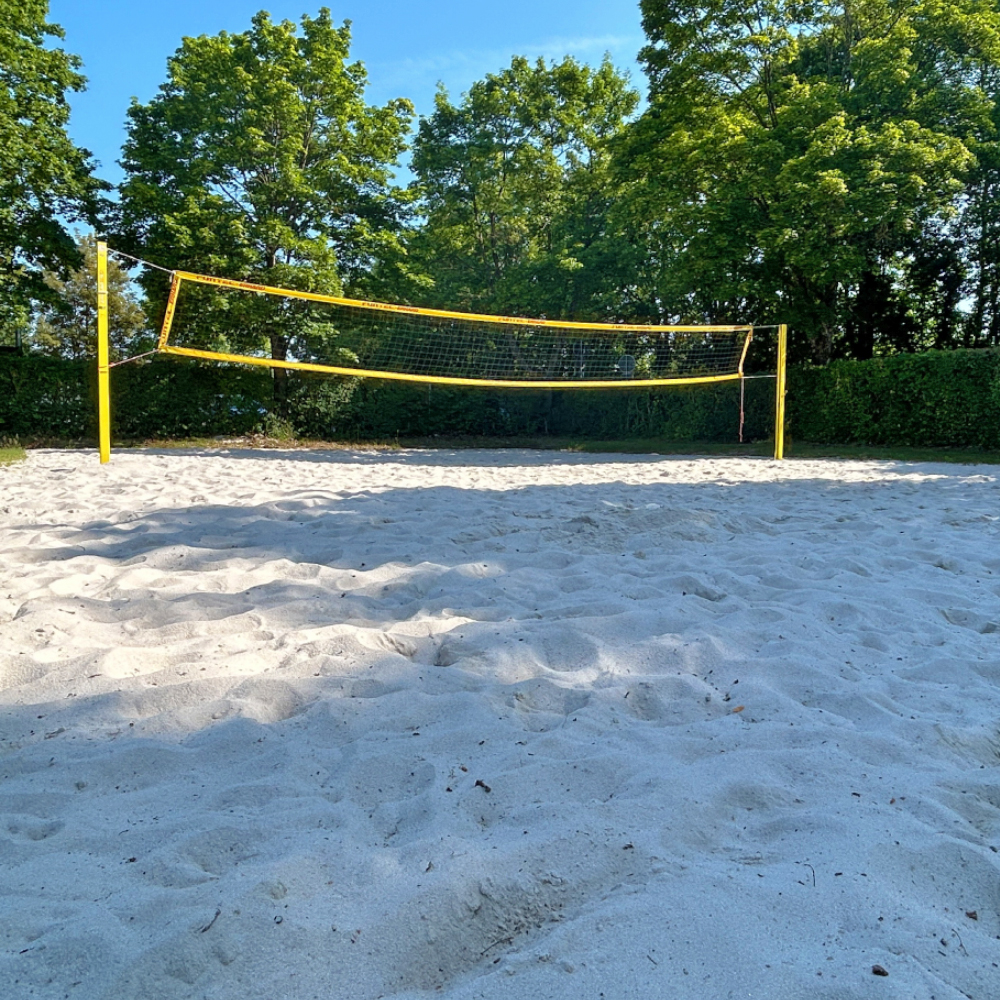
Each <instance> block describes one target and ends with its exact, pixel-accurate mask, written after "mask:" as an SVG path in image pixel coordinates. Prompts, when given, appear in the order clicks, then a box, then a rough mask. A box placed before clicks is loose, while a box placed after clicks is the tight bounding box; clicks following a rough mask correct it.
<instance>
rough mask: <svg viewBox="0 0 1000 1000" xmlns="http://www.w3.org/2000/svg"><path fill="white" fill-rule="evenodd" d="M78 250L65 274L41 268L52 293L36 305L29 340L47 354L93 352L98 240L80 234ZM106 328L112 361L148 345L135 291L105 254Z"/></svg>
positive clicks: (85, 355)
mask: <svg viewBox="0 0 1000 1000" xmlns="http://www.w3.org/2000/svg"><path fill="white" fill-rule="evenodd" d="M77 252H78V253H79V256H80V266H79V267H77V268H74V269H73V270H71V271H70V272H69V274H68V275H65V276H63V275H60V274H58V273H57V272H55V271H46V272H45V276H44V277H45V283H46V285H47V286H48V288H49V289H50V291H51V293H52V294H51V296H50V300H49V301H48V302H46V303H45V304H44V305H43V306H42V307H41V308H40V309H39V310H38V315H37V318H36V321H35V328H34V330H33V332H32V335H31V339H32V341H33V343H34V345H35V346H36V347H37V348H38V349H39V350H40V351H42V352H44V353H46V354H53V355H56V356H57V357H63V358H71V359H73V360H83V359H84V358H93V357H96V355H97V241H96V240H95V239H94V238H93V237H92V236H89V237H79V238H78V239H77ZM108 329H109V334H110V340H111V343H110V355H111V359H112V360H113V361H117V360H119V359H120V358H122V357H123V356H125V355H126V354H132V353H136V352H138V351H141V350H148V349H149V348H150V347H151V346H152V337H151V335H150V334H149V332H148V329H149V324H148V323H147V320H146V314H145V312H144V310H143V308H142V303H141V302H140V301H139V297H138V295H137V291H136V289H135V288H134V287H133V285H132V282H131V280H130V278H129V275H128V272H127V271H126V270H125V268H123V267H122V266H121V264H119V263H118V261H117V260H115V259H114V257H110V258H109V259H108Z"/></svg>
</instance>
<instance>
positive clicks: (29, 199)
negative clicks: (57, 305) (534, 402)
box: [0, 0, 106, 329]
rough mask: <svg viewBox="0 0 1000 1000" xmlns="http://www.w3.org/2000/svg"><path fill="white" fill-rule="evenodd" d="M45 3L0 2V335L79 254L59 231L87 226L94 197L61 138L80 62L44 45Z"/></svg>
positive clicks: (50, 33)
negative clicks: (48, 274) (49, 277)
mask: <svg viewBox="0 0 1000 1000" xmlns="http://www.w3.org/2000/svg"><path fill="white" fill-rule="evenodd" d="M48 6H49V5H48V2H47V0H0V327H7V328H9V329H13V328H14V327H15V326H21V325H23V321H24V318H25V316H26V315H27V311H28V304H29V303H30V302H31V301H33V300H35V299H38V298H42V299H44V298H45V297H46V295H47V288H46V285H45V282H44V280H43V273H44V272H45V271H46V270H49V271H59V272H62V273H65V271H66V269H67V268H68V267H71V266H76V265H78V264H79V254H78V252H77V248H76V244H75V243H74V241H73V238H72V237H71V236H70V234H69V233H68V232H67V230H66V227H65V223H67V222H74V221H84V222H87V223H89V224H93V223H94V221H95V218H96V215H97V212H98V208H99V204H98V202H99V192H100V191H101V190H103V189H104V188H105V187H106V185H103V184H102V183H101V182H100V181H98V180H96V179H95V178H94V176H93V169H94V165H93V162H92V160H91V158H90V154H89V153H88V152H87V151H86V150H85V149H80V148H79V147H77V146H75V145H74V144H73V142H72V141H71V140H70V138H69V136H68V135H67V134H66V124H67V122H68V120H69V104H68V102H67V99H66V95H67V92H76V91H80V90H83V88H84V83H85V80H84V77H83V76H81V75H80V73H79V67H80V60H79V59H78V58H77V57H76V56H73V55H69V54H67V53H66V52H64V51H63V50H62V49H60V48H49V47H48V46H47V44H46V43H47V41H48V40H49V39H52V38H62V37H63V32H62V29H61V28H59V27H58V25H54V24H48V23H46V16H47V15H48Z"/></svg>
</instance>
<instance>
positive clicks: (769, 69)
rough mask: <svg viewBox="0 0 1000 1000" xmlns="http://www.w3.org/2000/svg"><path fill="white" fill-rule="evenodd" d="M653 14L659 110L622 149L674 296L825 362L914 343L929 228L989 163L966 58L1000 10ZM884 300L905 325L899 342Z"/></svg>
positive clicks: (705, 7) (945, 4)
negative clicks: (805, 341) (796, 338)
mask: <svg viewBox="0 0 1000 1000" xmlns="http://www.w3.org/2000/svg"><path fill="white" fill-rule="evenodd" d="M641 6H642V11H643V23H644V27H645V30H646V33H647V35H648V37H649V44H648V45H647V46H646V48H645V49H644V50H643V52H642V54H641V58H642V60H643V62H644V64H645V67H646V69H647V72H648V74H649V79H650V108H649V110H648V111H647V113H646V114H645V115H644V116H643V119H642V121H641V122H640V123H639V125H638V127H637V128H636V129H635V132H634V134H633V136H632V141H631V142H630V144H629V149H628V153H627V157H628V162H629V166H630V167H631V171H632V175H633V176H637V177H644V178H645V179H646V183H645V184H644V185H643V190H642V192H641V195H640V198H641V199H642V200H643V202H644V205H645V207H646V211H647V212H648V213H649V214H650V216H651V217H654V218H657V219H659V220H661V224H660V225H659V226H658V227H657V239H658V244H657V246H656V247H655V249H654V251H653V253H654V255H655V256H656V257H657V258H658V259H659V260H660V261H661V265H662V268H663V279H662V281H661V283H660V287H661V298H662V300H663V301H664V303H665V305H666V308H668V309H669V310H670V311H672V312H674V313H677V314H683V315H688V316H691V317H692V318H693V317H694V316H699V317H700V316H704V317H706V318H713V319H722V318H724V317H725V318H733V319H735V318H737V316H739V317H741V318H753V319H756V320H757V321H758V322H768V321H777V320H779V319H780V320H785V321H789V322H791V323H793V324H795V325H796V326H797V327H798V328H799V329H800V330H806V331H808V332H809V334H810V335H811V342H810V345H809V349H810V353H811V355H812V357H813V358H814V359H816V360H824V359H826V358H828V357H830V356H831V355H832V354H835V353H852V354H855V355H857V356H861V357H864V356H870V355H871V354H872V353H873V351H875V350H878V349H883V348H886V347H888V348H892V347H894V346H899V345H902V346H910V347H912V346H919V345H918V344H917V343H916V341H915V339H914V338H915V337H916V333H915V332H914V331H915V329H916V324H914V323H913V322H912V317H911V318H909V319H908V318H907V314H908V312H909V311H910V310H909V306H908V304H907V298H906V290H905V288H904V287H903V286H904V285H905V279H906V276H907V273H908V271H909V270H910V269H911V268H910V266H911V264H912V262H913V259H914V257H915V250H917V249H919V248H921V247H922V246H923V241H922V234H923V233H925V232H926V233H932V232H941V231H947V230H948V228H949V226H951V225H952V224H953V222H954V220H955V218H956V216H957V213H958V208H959V204H960V198H961V195H962V193H963V191H964V189H965V185H966V183H967V180H968V177H969V176H970V172H971V171H972V170H973V168H974V166H975V155H974V152H973V150H972V148H971V147H972V142H971V137H972V136H973V135H974V134H975V131H976V129H977V128H978V127H979V125H978V124H977V123H979V122H980V121H981V119H982V114H983V111H984V109H987V110H988V106H989V102H988V100H985V99H984V95H983V94H982V93H981V92H980V91H979V90H978V89H977V88H976V87H975V86H973V85H971V83H970V81H969V79H968V77H967V75H963V73H961V72H958V71H957V69H958V67H960V66H962V65H963V64H964V63H965V62H966V61H967V59H968V56H969V54H970V53H972V52H979V53H980V54H983V50H984V39H985V38H986V35H987V34H988V30H989V31H992V30H993V28H992V26H993V24H995V23H996V21H997V16H998V15H997V14H996V11H995V7H993V6H992V5H990V4H988V3H985V2H983V0H934V2H933V3H931V2H929V0H926V2H925V0H919V2H912V3H902V2H897V0H863V2H862V0H848V2H819V0H816V2H808V0H807V2H786V0H752V2H750V3H747V2H737V0H711V2H708V3H692V2H689V0H643V2H642V5H641ZM962 18H965V21H964V22H963V20H962ZM977 24H978V28H976V27H975V25H977ZM987 29H988V30H987ZM944 284H945V285H948V284H949V283H948V282H945V283H944ZM953 285H954V281H952V282H951V283H950V286H949V287H951V286H953ZM912 287H913V288H915V287H916V285H913V286H912ZM955 301H956V300H955V299H954V294H952V300H951V308H952V309H953V308H954V306H955ZM873 310H874V311H875V312H877V313H878V314H879V315H880V316H882V317H884V318H886V320H887V322H888V321H890V320H891V325H892V329H893V331H894V332H893V334H892V336H891V337H889V338H888V339H887V341H886V342H885V343H879V342H878V330H876V328H875V326H874V324H873V323H871V322H867V321H866V319H865V317H866V316H870V315H871V314H872V311H873Z"/></svg>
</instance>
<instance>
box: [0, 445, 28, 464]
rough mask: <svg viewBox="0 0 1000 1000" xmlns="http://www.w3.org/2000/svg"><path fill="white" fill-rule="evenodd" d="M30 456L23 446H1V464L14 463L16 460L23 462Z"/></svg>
mask: <svg viewBox="0 0 1000 1000" xmlns="http://www.w3.org/2000/svg"><path fill="white" fill-rule="evenodd" d="M27 457H28V453H27V452H26V451H25V450H24V449H23V448H21V447H18V446H17V445H14V446H12V447H3V448H0V465H13V464H14V463H15V462H23V461H24V460H25V459H26V458H27Z"/></svg>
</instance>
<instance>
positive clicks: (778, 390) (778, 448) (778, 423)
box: [774, 323, 788, 461]
mask: <svg viewBox="0 0 1000 1000" xmlns="http://www.w3.org/2000/svg"><path fill="white" fill-rule="evenodd" d="M787 363H788V327H787V326H786V325H785V324H784V323H782V324H781V326H779V327H778V372H777V378H776V379H775V383H776V386H775V399H774V457H775V459H777V460H779V461H780V460H781V459H783V458H784V457H785V369H786V367H787Z"/></svg>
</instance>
